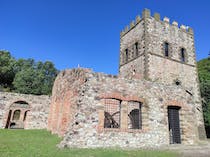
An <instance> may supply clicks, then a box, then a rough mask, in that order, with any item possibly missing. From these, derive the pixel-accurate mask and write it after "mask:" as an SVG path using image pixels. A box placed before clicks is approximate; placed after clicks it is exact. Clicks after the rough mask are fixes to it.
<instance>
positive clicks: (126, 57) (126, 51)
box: [125, 49, 128, 62]
mask: <svg viewBox="0 0 210 157" xmlns="http://www.w3.org/2000/svg"><path fill="white" fill-rule="evenodd" d="M125 62H128V49H125Z"/></svg>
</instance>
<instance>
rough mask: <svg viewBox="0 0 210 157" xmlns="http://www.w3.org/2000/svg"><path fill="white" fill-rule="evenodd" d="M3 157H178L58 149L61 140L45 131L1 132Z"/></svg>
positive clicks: (158, 153)
mask: <svg viewBox="0 0 210 157" xmlns="http://www.w3.org/2000/svg"><path fill="white" fill-rule="evenodd" d="M0 139H1V140H0V156H1V157H176V156H178V155H177V154H175V153H172V152H167V151H157V150H156V151H154V150H122V149H102V148H100V149H99V148H98V149H75V148H74V149H73V148H72V149H58V148H57V147H56V144H58V143H60V141H61V139H60V138H58V137H57V136H56V135H51V134H50V132H47V131H45V130H0Z"/></svg>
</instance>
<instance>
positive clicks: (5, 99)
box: [0, 92, 50, 129]
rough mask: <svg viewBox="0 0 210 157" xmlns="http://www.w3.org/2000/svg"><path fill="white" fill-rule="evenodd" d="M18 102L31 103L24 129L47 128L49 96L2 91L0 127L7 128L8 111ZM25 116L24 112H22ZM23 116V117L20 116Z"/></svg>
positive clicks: (0, 94)
mask: <svg viewBox="0 0 210 157" xmlns="http://www.w3.org/2000/svg"><path fill="white" fill-rule="evenodd" d="M16 102H26V103H27V104H28V105H29V108H28V109H27V111H28V112H27V117H26V121H25V122H24V129H44V128H47V117H48V113H49V104H50V97H49V96H44V95H42V96H35V95H29V94H18V93H6V92H0V128H5V126H6V123H7V119H8V113H9V110H10V109H13V108H11V105H13V104H14V103H16ZM20 110H21V112H22V111H23V110H22V109H20ZM21 115H22V116H23V115H24V114H22V113H21ZM20 118H23V117H20Z"/></svg>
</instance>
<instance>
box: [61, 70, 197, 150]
mask: <svg viewBox="0 0 210 157" xmlns="http://www.w3.org/2000/svg"><path fill="white" fill-rule="evenodd" d="M80 70H81V69H80ZM85 77H86V82H85V83H84V84H82V85H81V86H79V91H78V101H77V103H76V104H74V105H76V108H75V112H74V115H73V118H72V120H71V121H70V125H69V128H68V132H67V133H66V134H65V135H64V140H63V141H62V142H61V144H60V146H61V147H116V146H117V147H134V148H137V147H158V146H162V145H168V144H169V131H168V115H167V114H168V113H167V107H168V106H180V107H181V109H180V126H181V139H182V143H183V144H193V143H196V141H197V140H198V136H197V130H196V128H195V126H196V125H195V121H194V118H195V117H194V113H195V108H194V102H193V101H192V98H191V96H190V95H189V94H188V93H186V91H185V90H183V89H182V88H181V87H177V86H167V87H166V86H164V85H161V84H157V83H153V82H148V81H141V80H128V79H125V78H116V77H114V76H110V75H105V74H100V73H93V72H88V73H86V74H85ZM137 89H138V90H137ZM112 98H113V99H114V100H120V101H121V113H120V118H121V120H120V128H104V110H105V107H104V106H105V104H104V102H106V101H105V100H106V99H112ZM130 101H139V102H142V129H129V125H128V121H127V114H128V113H127V112H128V103H129V102H130Z"/></svg>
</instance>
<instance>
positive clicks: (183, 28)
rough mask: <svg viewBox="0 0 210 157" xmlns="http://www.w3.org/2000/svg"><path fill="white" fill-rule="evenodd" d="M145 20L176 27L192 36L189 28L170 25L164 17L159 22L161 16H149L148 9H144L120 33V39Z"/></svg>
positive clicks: (155, 14)
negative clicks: (153, 20) (149, 19)
mask: <svg viewBox="0 0 210 157" xmlns="http://www.w3.org/2000/svg"><path fill="white" fill-rule="evenodd" d="M146 18H154V19H155V20H156V21H159V22H161V23H166V24H169V25H170V26H173V27H177V28H178V29H179V30H181V31H183V32H186V33H189V34H191V35H193V29H192V28H191V27H189V26H185V25H182V24H181V25H180V26H179V24H178V22H176V21H173V22H172V23H170V19H169V18H168V17H164V18H163V19H162V20H161V16H160V14H159V13H154V15H153V16H151V11H150V10H149V9H144V10H143V12H142V15H141V16H140V15H138V16H137V17H136V19H135V20H132V21H131V22H130V24H129V25H127V26H126V27H125V28H124V29H123V30H122V31H121V33H120V37H123V36H124V35H125V34H127V33H128V32H129V31H130V30H132V29H133V28H134V27H135V26H136V25H138V24H139V23H140V22H141V21H143V20H144V19H146Z"/></svg>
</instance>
